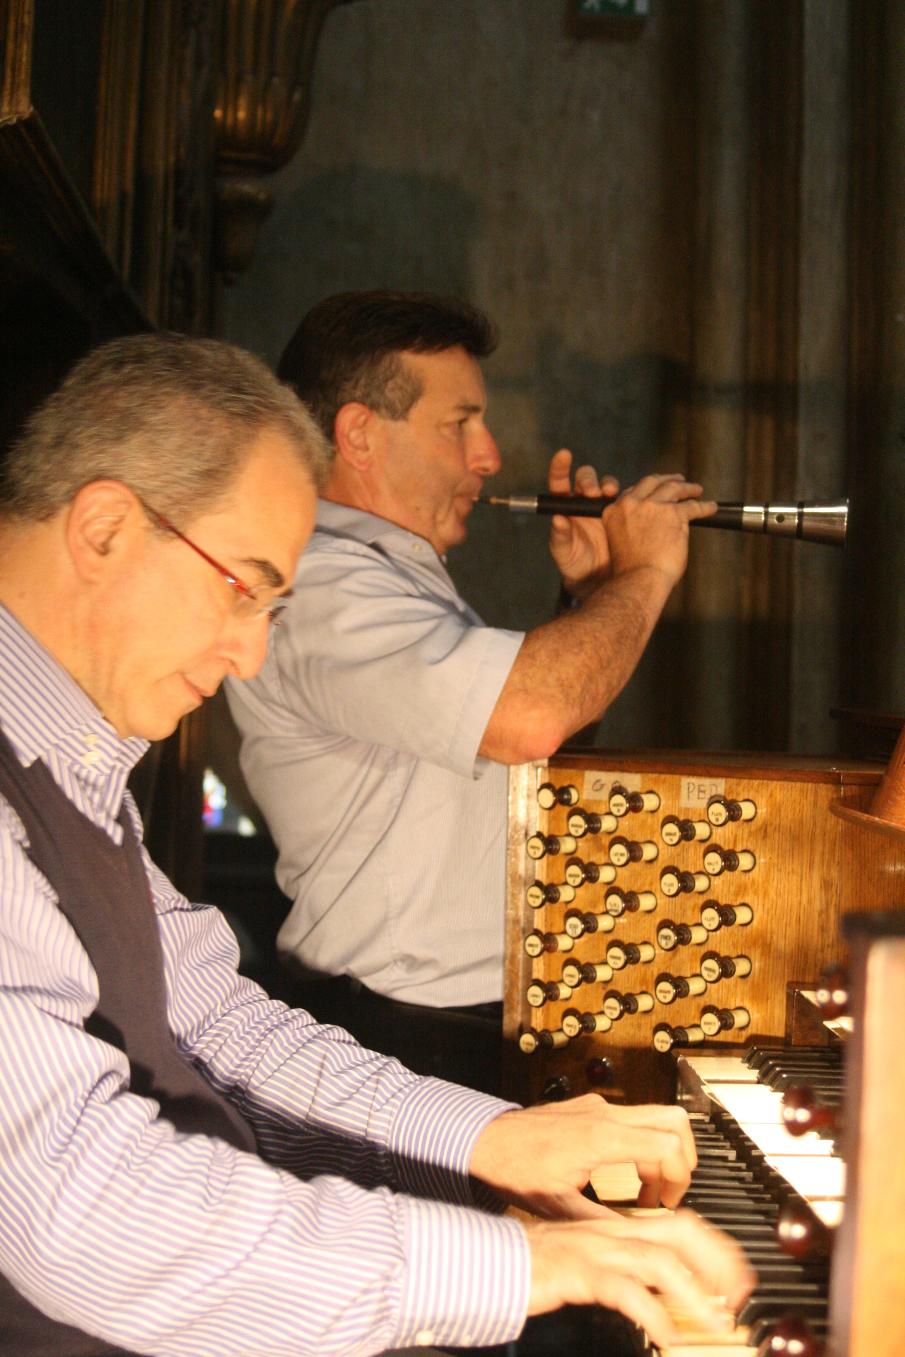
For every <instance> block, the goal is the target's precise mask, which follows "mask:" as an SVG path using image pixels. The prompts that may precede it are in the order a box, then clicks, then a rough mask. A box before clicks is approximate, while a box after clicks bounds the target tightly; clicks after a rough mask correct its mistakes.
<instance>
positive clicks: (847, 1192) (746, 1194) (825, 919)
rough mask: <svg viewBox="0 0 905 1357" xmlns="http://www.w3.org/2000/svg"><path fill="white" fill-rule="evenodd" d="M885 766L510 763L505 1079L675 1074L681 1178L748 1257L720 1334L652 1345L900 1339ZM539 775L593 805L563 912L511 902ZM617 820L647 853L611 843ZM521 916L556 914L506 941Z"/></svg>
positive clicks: (904, 1321) (892, 862) (904, 1017)
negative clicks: (752, 1274) (692, 1169)
mask: <svg viewBox="0 0 905 1357" xmlns="http://www.w3.org/2000/svg"><path fill="white" fill-rule="evenodd" d="M881 771H882V770H878V769H877V768H876V767H875V766H867V765H862V764H854V763H847V762H831V761H820V760H792V759H788V758H785V757H776V756H771V757H770V759H769V760H767V759H764V760H763V761H762V763H760V764H759V765H755V764H753V763H752V761H751V760H750V758H747V759H746V758H744V757H742V756H735V755H732V756H720V757H719V758H716V757H713V758H711V757H708V756H703V755H694V756H692V757H688V758H682V756H680V755H670V756H667V757H662V756H657V755H654V754H650V755H628V754H624V753H618V752H606V751H601V752H592V751H582V752H581V753H569V752H568V751H565V752H563V753H561V754H559V755H557V756H556V757H555V758H553V759H551V760H549V761H548V762H544V763H539V764H532V765H526V766H524V767H522V768H515V769H513V770H512V772H511V776H510V832H509V867H508V870H509V892H508V899H509V909H508V916H507V957H508V964H507V977H506V996H505V1003H504V1029H505V1033H506V1036H507V1038H508V1039H509V1040H508V1041H507V1049H508V1050H509V1051H512V1052H514V1054H512V1055H510V1056H509V1057H508V1059H507V1065H508V1068H507V1072H506V1076H507V1077H506V1082H507V1085H508V1091H509V1093H510V1094H511V1095H512V1096H514V1097H517V1098H520V1099H522V1100H524V1101H536V1100H537V1099H540V1098H550V1097H567V1096H570V1095H573V1094H577V1093H580V1092H585V1091H587V1090H589V1089H596V1090H598V1091H600V1092H602V1093H603V1094H604V1095H605V1096H607V1097H608V1098H610V1099H613V1100H622V1099H625V1100H629V1101H633V1102H634V1101H669V1100H672V1099H673V1098H678V1099H679V1100H680V1101H681V1102H682V1103H684V1104H685V1105H686V1107H687V1108H688V1110H689V1113H690V1115H691V1117H692V1124H693V1129H694V1132H695V1137H696V1141H697V1144H698V1155H699V1168H698V1170H697V1172H696V1173H695V1175H694V1180H693V1184H692V1189H691V1191H690V1193H689V1195H688V1198H687V1201H688V1204H689V1205H691V1206H693V1207H695V1209H697V1210H699V1211H700V1212H701V1213H702V1214H704V1215H705V1216H707V1217H708V1218H710V1219H712V1220H713V1221H714V1222H715V1223H718V1224H720V1226H721V1227H722V1228H723V1229H728V1230H729V1231H730V1233H735V1234H737V1235H738V1236H739V1238H740V1239H741V1240H742V1242H743V1244H744V1247H746V1249H747V1250H748V1252H749V1254H750V1255H751V1257H752V1260H753V1262H754V1264H755V1266H756V1268H757V1270H758V1273H759V1276H760V1283H759V1287H758V1290H757V1291H756V1293H755V1295H754V1296H753V1297H752V1299H751V1301H750V1302H749V1303H748V1305H747V1306H746V1307H745V1311H744V1312H743V1313H742V1314H741V1315H740V1316H739V1326H738V1329H737V1332H736V1333H735V1334H734V1335H733V1336H732V1338H731V1340H730V1341H728V1342H727V1343H725V1344H724V1345H723V1346H719V1345H716V1346H715V1345H714V1342H713V1339H712V1338H711V1339H707V1340H701V1339H699V1338H698V1337H697V1336H695V1335H689V1337H688V1341H687V1342H685V1341H683V1343H682V1344H681V1345H679V1346H677V1347H676V1348H675V1349H671V1350H670V1352H669V1354H668V1355H664V1357H755V1354H757V1357H766V1354H768V1353H777V1354H779V1353H786V1354H788V1357H793V1354H794V1357H819V1355H820V1354H825V1357H893V1354H896V1357H898V1354H900V1353H901V1352H902V1351H905V1228H903V1227H902V1224H901V1221H902V1215H903V1213H905V1156H903V1155H902V1154H901V1151H900V1148H899V1142H900V1139H901V1124H902V1119H903V1117H905V1061H903V1060H902V1058H901V1033H902V1032H903V1031H905V826H899V827H898V828H896V827H893V826H892V825H891V824H890V823H889V822H888V821H885V822H884V823H881V824H880V825H879V826H878V829H877V832H876V833H873V834H872V833H871V832H870V829H871V827H872V826H871V823H870V822H871V818H872V817H871V811H872V806H873V803H874V798H875V797H876V792H877V786H878V783H879V782H880V776H881ZM547 781H548V782H550V783H551V784H553V785H554V786H560V785H563V786H569V787H570V788H572V789H575V790H577V792H578V796H577V799H573V800H572V802H571V803H570V810H571V814H573V815H575V814H576V813H577V812H578V810H580V811H582V812H583V813H584V815H585V816H587V817H588V818H589V821H590V826H595V825H596V822H595V821H593V820H592V819H591V817H593V816H600V817H601V828H600V830H599V831H597V832H596V833H595V832H592V827H589V828H588V830H587V832H586V833H585V834H583V835H581V836H579V844H578V848H577V850H576V852H575V854H574V861H575V862H576V863H583V862H585V861H587V862H589V863H590V862H594V861H596V862H598V863H599V862H601V861H604V862H609V863H610V864H611V865H615V868H616V871H615V877H614V879H613V881H612V882H611V883H610V884H608V885H607V884H604V883H601V882H600V881H599V880H594V879H592V877H593V873H591V874H586V873H585V872H584V871H582V872H581V873H580V874H578V873H576V874H574V875H573V879H574V880H575V882H576V887H575V895H576V899H575V902H574V903H573V904H572V905H571V907H570V912H569V918H568V919H566V918H565V917H564V916H565V911H563V910H562V908H561V907H560V906H557V905H554V904H550V903H549V902H545V903H544V904H543V905H542V906H541V907H540V909H539V910H534V909H530V910H526V909H525V904H524V902H525V893H524V881H525V879H526V877H527V875H528V873H529V871H530V879H531V880H533V879H534V878H535V876H537V877H539V878H540V879H542V880H543V878H544V876H545V875H546V876H548V877H549V878H550V879H552V877H553V876H554V875H555V866H554V863H555V859H548V858H545V859H543V860H542V861H541V863H540V865H539V864H538V863H537V862H533V861H531V859H529V858H528V856H527V853H526V842H527V839H528V838H529V837H530V836H531V835H532V834H544V835H553V836H556V835H558V833H559V832H560V830H561V829H564V818H563V817H564V816H565V814H566V810H565V808H564V806H563V804H562V803H561V802H558V801H553V802H552V803H551V804H550V805H549V806H547V807H544V806H542V805H539V803H538V800H537V796H536V789H537V787H538V785H539V784H540V783H542V782H547ZM614 802H615V808H614ZM623 806H624V810H623ZM607 813H609V814H610V815H613V816H615V817H616V820H617V831H616V832H614V831H613V830H612V829H606V828H604V822H603V817H604V816H605V815H606V814H607ZM629 823H630V825H631V828H630V830H629V828H628V826H629ZM700 825H705V826H706V827H707V829H708V830H709V831H710V832H709V833H706V832H702V831H701V830H700V829H699V828H698V826H700ZM619 837H621V838H622V839H624V840H625V841H626V842H628V843H630V844H654V845H656V844H660V845H661V850H660V851H662V846H663V845H665V847H666V850H667V851H668V853H669V861H668V862H666V863H664V862H662V861H661V860H660V859H659V857H658V856H653V855H651V856H646V855H642V854H635V855H631V854H627V855H620V854H617V856H616V859H615V860H614V858H613V855H612V852H611V843H612V840H613V839H614V838H619ZM545 869H546V870H545ZM641 899H644V900H645V906H644V908H641V907H639V905H638V904H634V907H628V904H627V902H630V901H633V900H639V901H640V900H641ZM865 910H868V911H869V913H867V914H866V915H865V914H863V913H861V912H863V911H865ZM588 920H593V921H594V927H593V928H588V927H586V926H585V924H586V921H588ZM603 921H607V924H608V931H607V932H606V935H605V941H603V940H601V938H600V936H599V933H598V926H600V931H602V926H603ZM545 930H546V932H545ZM532 932H534V933H537V934H538V935H539V936H541V937H551V938H558V937H560V936H562V934H563V933H564V935H565V936H566V937H568V938H569V942H570V950H569V955H568V957H566V958H564V957H562V956H561V955H559V954H558V945H554V946H550V945H549V944H546V945H544V946H542V947H541V948H540V950H538V951H537V952H531V951H530V949H526V948H525V946H524V945H523V940H524V938H525V936H526V934H527V935H530V934H531V933H532ZM846 953H848V954H846ZM840 960H842V961H844V962H845V963H846V969H842V968H841V967H840V966H839V965H838V964H837V963H839V961H840ZM551 981H556V982H559V987H558V988H555V987H553V986H551V985H550V982H551ZM537 984H542V985H544V986H545V988H544V1003H543V1006H539V1007H532V1004H531V1001H530V1000H529V998H528V989H529V987H530V986H532V985H537ZM846 1008H848V1014H849V1016H848V1017H846V1016H845V1010H846ZM809 1015H810V1016H809ZM840 1015H842V1016H840ZM802 1039H803V1040H802ZM594 1186H595V1188H596V1190H597V1192H598V1195H599V1196H601V1198H602V1199H606V1200H609V1199H610V1193H609V1192H608V1191H607V1187H606V1183H605V1182H604V1183H598V1182H597V1181H596V1180H595V1183H594ZM828 1254H831V1257H828ZM780 1317H783V1323H782V1324H781V1325H780V1326H779V1327H778V1328H777V1327H776V1321H777V1320H778V1319H779V1318H780ZM644 1350H645V1348H644V1343H643V1341H642V1342H641V1345H640V1346H639V1348H638V1351H639V1352H640V1351H644Z"/></svg>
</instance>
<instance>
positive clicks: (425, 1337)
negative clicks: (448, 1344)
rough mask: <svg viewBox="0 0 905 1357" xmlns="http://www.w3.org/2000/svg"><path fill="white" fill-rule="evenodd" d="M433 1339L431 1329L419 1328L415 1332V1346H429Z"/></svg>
mask: <svg viewBox="0 0 905 1357" xmlns="http://www.w3.org/2000/svg"><path fill="white" fill-rule="evenodd" d="M433 1341H434V1333H433V1329H419V1330H418V1332H417V1333H416V1334H415V1346H416V1347H418V1348H429V1347H430V1345H431V1343H433Z"/></svg>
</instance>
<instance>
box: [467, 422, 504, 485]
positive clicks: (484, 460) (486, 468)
mask: <svg viewBox="0 0 905 1357" xmlns="http://www.w3.org/2000/svg"><path fill="white" fill-rule="evenodd" d="M469 461H470V464H471V469H472V471H477V472H478V474H479V475H481V476H495V475H496V473H497V472H498V471H499V469H500V467H501V466H502V459H501V458H500V450H499V448H498V447H497V442H496V439H495V438H494V436H493V434H492V433H491V432H490V430H489V429H481V431H480V433H476V434H475V436H474V442H473V445H472V449H471V457H470V458H469Z"/></svg>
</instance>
